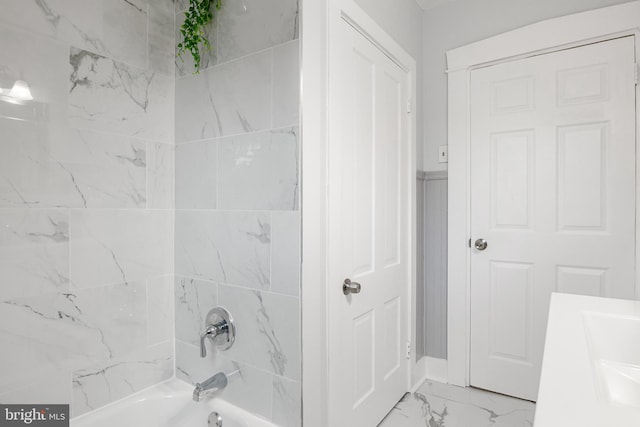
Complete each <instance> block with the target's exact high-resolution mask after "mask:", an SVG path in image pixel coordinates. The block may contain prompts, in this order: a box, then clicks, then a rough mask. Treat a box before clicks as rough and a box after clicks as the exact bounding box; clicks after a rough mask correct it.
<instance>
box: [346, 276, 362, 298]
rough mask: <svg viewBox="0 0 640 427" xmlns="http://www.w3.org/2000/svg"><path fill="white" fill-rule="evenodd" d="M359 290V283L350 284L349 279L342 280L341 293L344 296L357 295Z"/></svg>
mask: <svg viewBox="0 0 640 427" xmlns="http://www.w3.org/2000/svg"><path fill="white" fill-rule="evenodd" d="M360 288H361V286H360V283H356V282H352V281H351V280H350V279H344V283H343V284H342V293H343V294H345V295H349V294H359V293H360Z"/></svg>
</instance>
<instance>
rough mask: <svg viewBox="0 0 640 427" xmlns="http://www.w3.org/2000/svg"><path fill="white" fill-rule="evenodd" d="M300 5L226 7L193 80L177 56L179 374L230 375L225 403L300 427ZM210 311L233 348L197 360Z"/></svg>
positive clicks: (252, 0)
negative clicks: (223, 313) (228, 324)
mask: <svg viewBox="0 0 640 427" xmlns="http://www.w3.org/2000/svg"><path fill="white" fill-rule="evenodd" d="M185 4H186V2H185V1H184V0H180V1H177V2H176V9H177V11H178V13H177V15H176V34H177V36H178V37H179V25H180V24H181V20H182V15H183V14H182V13H181V11H182V10H183V9H184V7H185ZM298 9H299V1H298V0H273V1H269V2H265V1H264V0H244V1H241V2H240V1H234V0H227V1H223V7H222V10H221V11H220V12H219V13H218V15H217V16H216V18H215V21H214V23H213V25H211V27H210V28H208V29H207V36H208V38H209V40H210V42H211V45H212V50H211V51H210V52H207V53H206V54H205V55H203V61H202V69H201V71H200V73H199V74H193V64H192V63H191V62H189V61H188V60H185V61H184V62H183V61H182V60H180V59H177V60H176V120H175V136H176V166H175V180H176V181H175V185H176V234H175V242H176V245H175V274H176V281H175V316H176V319H175V322H176V324H175V328H176V329H175V334H176V375H177V377H178V378H181V379H183V380H185V381H188V382H191V383H195V382H199V381H202V380H204V379H206V378H208V377H210V376H212V375H213V374H215V373H216V372H218V371H220V370H222V371H224V372H226V373H228V374H229V373H233V372H236V373H234V374H233V375H231V377H230V383H229V386H228V387H227V388H226V389H225V390H224V391H223V392H222V395H223V397H224V398H225V399H227V400H229V401H230V402H232V403H234V404H236V405H238V406H241V407H243V408H245V409H247V410H249V411H251V412H254V413H256V414H258V415H260V416H262V417H264V418H267V419H270V420H272V421H273V422H274V423H276V424H277V425H281V426H299V425H301V419H300V409H301V399H300V375H301V374H300V369H301V363H300V358H301V354H300V321H299V317H300V316H299V306H300V302H299V288H300V275H299V271H300V251H299V247H300V211H299V182H300V170H299V162H298V159H299V108H300V96H299V85H300V79H299V76H300V70H299V49H300V46H299V41H298ZM215 305H221V306H223V307H226V308H227V309H229V311H230V312H231V314H232V315H233V316H234V318H235V321H236V325H237V338H236V342H235V344H234V345H233V347H232V348H231V349H229V350H227V351H224V352H221V351H215V352H210V353H209V355H208V356H207V358H205V359H201V358H200V357H199V349H198V333H199V331H200V330H201V329H202V327H203V326H204V319H205V316H206V314H207V312H208V311H209V310H210V309H211V308H212V307H214V306H215Z"/></svg>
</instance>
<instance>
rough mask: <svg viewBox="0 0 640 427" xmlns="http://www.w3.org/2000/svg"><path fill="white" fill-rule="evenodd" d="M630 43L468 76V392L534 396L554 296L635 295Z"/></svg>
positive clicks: (593, 47) (625, 41) (497, 67)
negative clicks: (481, 242)
mask: <svg viewBox="0 0 640 427" xmlns="http://www.w3.org/2000/svg"><path fill="white" fill-rule="evenodd" d="M634 62H635V61H634V39H633V37H631V36H628V37H624V38H619V39H615V40H611V41H606V42H600V43H596V44H590V45H586V46H582V47H577V48H573V49H567V50H562V51H558V52H553V53H548V54H545V55H540V56H535V57H532V58H527V59H521V60H517V61H511V62H507V63H503V64H499V65H494V66H490V67H485V68H480V69H477V70H474V71H472V72H471V82H470V103H471V111H470V114H471V236H472V237H471V239H472V242H474V241H475V240H476V239H479V238H483V239H486V241H487V242H488V247H487V248H486V249H484V250H477V249H475V248H474V249H472V251H471V252H472V253H471V369H470V374H471V385H473V386H478V387H481V388H485V389H490V390H494V391H497V392H500V393H503V394H508V395H512V396H516V397H520V398H524V399H529V400H534V401H535V400H536V398H537V391H538V384H539V376H540V368H541V364H542V352H543V348H544V338H545V331H546V323H547V317H548V310H549V301H550V297H551V292H564V293H576V294H583V295H592V296H603V297H615V298H629V299H633V298H635V283H634V275H635V212H634V209H635V81H634Z"/></svg>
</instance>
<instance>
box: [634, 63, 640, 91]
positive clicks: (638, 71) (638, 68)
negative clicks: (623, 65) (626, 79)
mask: <svg viewBox="0 0 640 427" xmlns="http://www.w3.org/2000/svg"><path fill="white" fill-rule="evenodd" d="M638 74H640V64H633V77H634V79H635V82H636V86H638Z"/></svg>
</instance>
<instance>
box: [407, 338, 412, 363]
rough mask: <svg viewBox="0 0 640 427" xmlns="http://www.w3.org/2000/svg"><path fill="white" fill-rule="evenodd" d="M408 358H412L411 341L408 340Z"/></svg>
mask: <svg viewBox="0 0 640 427" xmlns="http://www.w3.org/2000/svg"><path fill="white" fill-rule="evenodd" d="M407 359H411V343H410V342H409V341H407Z"/></svg>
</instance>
